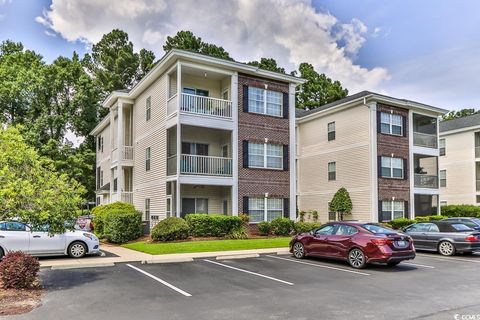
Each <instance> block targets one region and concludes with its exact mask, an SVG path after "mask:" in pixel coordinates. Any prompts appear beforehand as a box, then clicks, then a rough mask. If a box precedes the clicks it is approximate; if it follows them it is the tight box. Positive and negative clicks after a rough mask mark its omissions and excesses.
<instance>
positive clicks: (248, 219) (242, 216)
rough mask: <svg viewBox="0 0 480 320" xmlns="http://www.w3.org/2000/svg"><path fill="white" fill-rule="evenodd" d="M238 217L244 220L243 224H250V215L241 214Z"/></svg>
mask: <svg viewBox="0 0 480 320" xmlns="http://www.w3.org/2000/svg"><path fill="white" fill-rule="evenodd" d="M238 216H239V217H240V219H241V220H242V222H243V224H245V225H247V224H248V223H249V222H250V218H249V217H248V214H246V213H240V214H239V215H238Z"/></svg>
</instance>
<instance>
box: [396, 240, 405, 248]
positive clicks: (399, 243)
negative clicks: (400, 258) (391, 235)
mask: <svg viewBox="0 0 480 320" xmlns="http://www.w3.org/2000/svg"><path fill="white" fill-rule="evenodd" d="M406 246H407V242H406V241H403V240H400V241H397V247H406Z"/></svg>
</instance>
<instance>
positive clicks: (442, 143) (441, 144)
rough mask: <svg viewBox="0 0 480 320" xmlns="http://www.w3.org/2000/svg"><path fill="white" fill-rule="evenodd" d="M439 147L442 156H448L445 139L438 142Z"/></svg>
mask: <svg viewBox="0 0 480 320" xmlns="http://www.w3.org/2000/svg"><path fill="white" fill-rule="evenodd" d="M438 146H439V149H440V155H441V156H444V155H445V154H446V151H447V150H446V144H445V139H440V140H438Z"/></svg>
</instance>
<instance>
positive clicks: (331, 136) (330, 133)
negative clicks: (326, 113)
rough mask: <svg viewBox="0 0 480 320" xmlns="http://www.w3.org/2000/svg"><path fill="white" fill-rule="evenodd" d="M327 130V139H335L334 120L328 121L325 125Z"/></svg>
mask: <svg viewBox="0 0 480 320" xmlns="http://www.w3.org/2000/svg"><path fill="white" fill-rule="evenodd" d="M327 131H328V141H332V140H335V122H330V123H329V124H328V125H327Z"/></svg>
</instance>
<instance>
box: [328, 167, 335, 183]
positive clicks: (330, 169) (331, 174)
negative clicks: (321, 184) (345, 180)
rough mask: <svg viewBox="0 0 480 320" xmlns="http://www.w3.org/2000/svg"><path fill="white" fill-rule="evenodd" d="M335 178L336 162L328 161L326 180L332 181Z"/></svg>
mask: <svg viewBox="0 0 480 320" xmlns="http://www.w3.org/2000/svg"><path fill="white" fill-rule="evenodd" d="M336 179H337V163H336V162H329V163H328V181H334V180H336Z"/></svg>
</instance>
